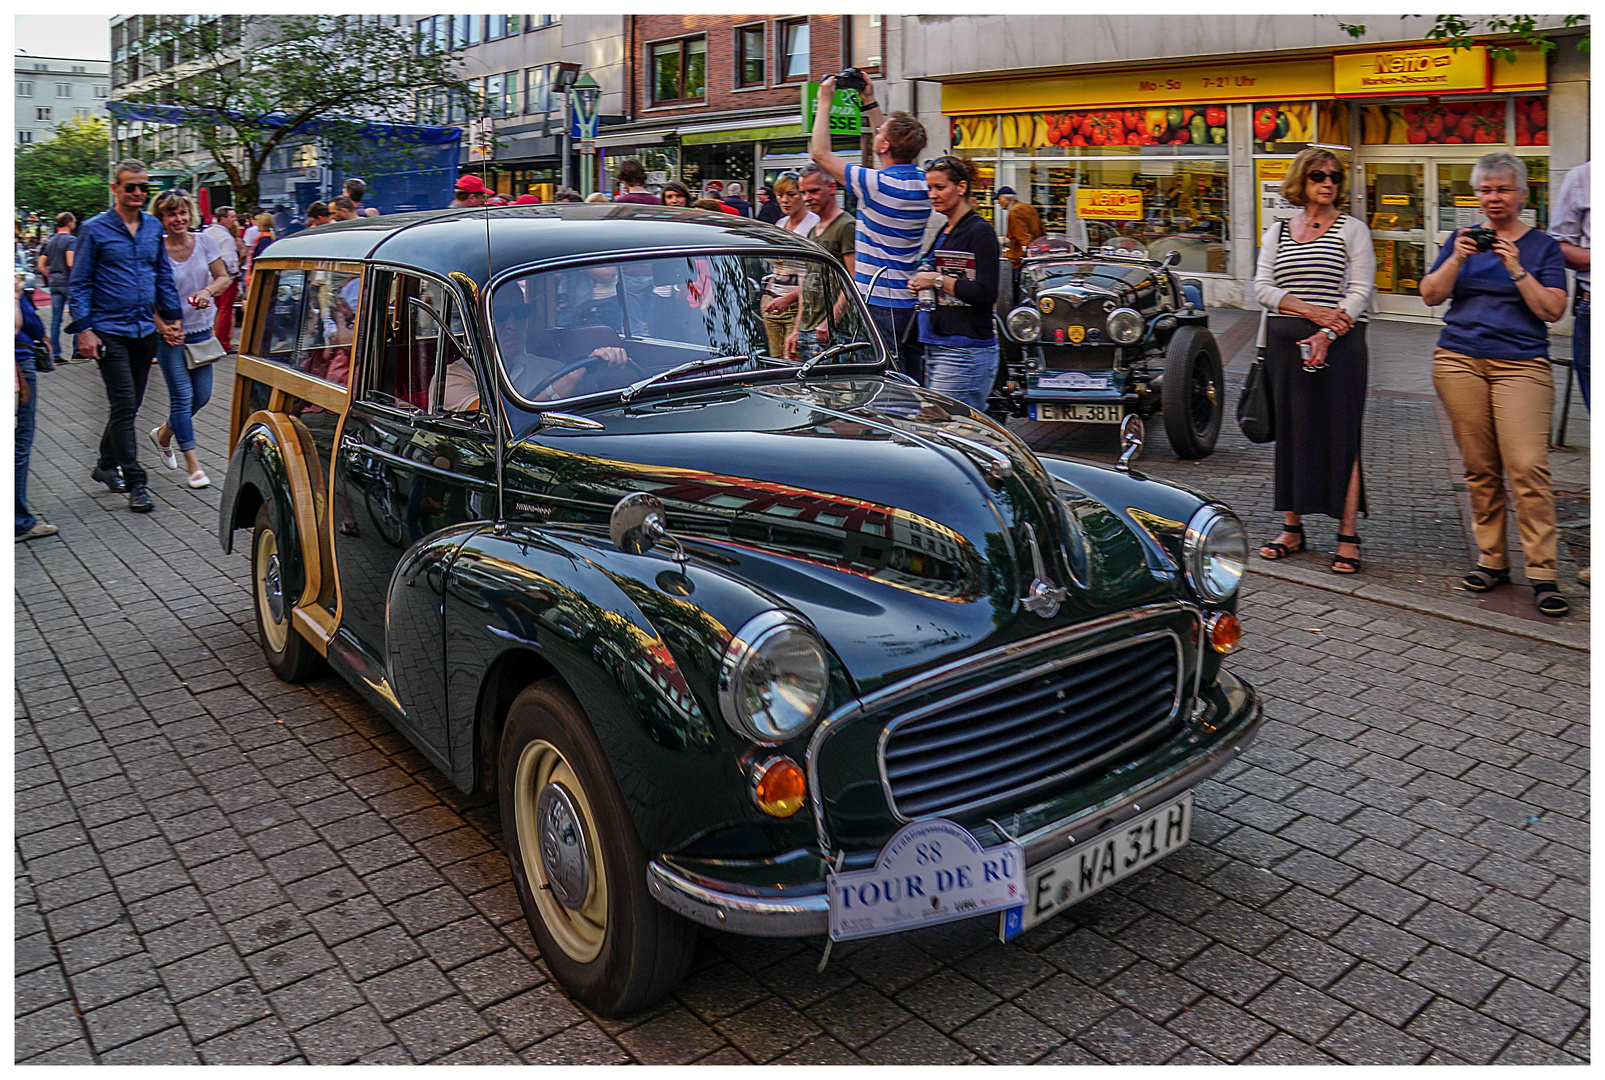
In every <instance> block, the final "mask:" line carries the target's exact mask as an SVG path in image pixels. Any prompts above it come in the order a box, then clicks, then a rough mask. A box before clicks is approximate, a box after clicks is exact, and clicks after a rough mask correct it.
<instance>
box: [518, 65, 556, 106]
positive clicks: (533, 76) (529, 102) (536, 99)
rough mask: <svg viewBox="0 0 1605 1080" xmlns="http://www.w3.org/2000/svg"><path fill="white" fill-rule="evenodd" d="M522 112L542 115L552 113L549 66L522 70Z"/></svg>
mask: <svg viewBox="0 0 1605 1080" xmlns="http://www.w3.org/2000/svg"><path fill="white" fill-rule="evenodd" d="M524 111H525V112H527V113H544V112H551V111H552V68H551V65H550V64H548V65H545V66H543V67H532V68H526V69H525V70H524Z"/></svg>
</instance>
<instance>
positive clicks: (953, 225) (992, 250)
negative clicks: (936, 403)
mask: <svg viewBox="0 0 1605 1080" xmlns="http://www.w3.org/2000/svg"><path fill="white" fill-rule="evenodd" d="M976 174H977V170H976V168H975V163H974V162H972V161H969V160H968V159H966V158H958V157H940V158H937V159H936V160H935V161H934V162H932V163H931V167H930V168H928V169H926V170H925V185H926V187H927V188H928V189H929V190H930V193H931V208H932V209H933V210H935V211H936V212H937V213H939V214H942V215H943V216H945V217H946V218H947V227H946V228H944V229H943V230H942V231H941V232H940V233H939V234H937V237H936V239H935V240H933V241H932V242H931V248H930V250H929V251H927V252H926V253H925V258H926V261H927V262H928V263H929V262H931V261H932V260H933V259H934V257H935V255H936V254H937V253H938V252H949V251H951V252H958V253H966V254H967V255H968V258H967V259H963V260H962V261H963V262H964V264H965V271H966V276H962V277H961V276H958V275H956V274H953V273H948V272H944V271H943V270H942V269H941V268H940V264H938V265H937V268H936V269H922V270H921V271H920V272H919V273H917V274H915V275H914V276H913V277H911V278H909V279H908V288H909V291H910V292H912V293H914V294H915V295H916V296H917V295H918V294H919V292H920V290H922V289H929V288H932V287H935V289H936V292H937V306H936V307H934V308H932V309H931V310H929V311H921V312H920V313H919V340H920V344H922V345H923V346H924V347H925V385H926V386H928V387H930V388H931V389H932V390H940V391H941V392H942V393H944V394H947V395H949V396H950V397H955V398H957V399H958V400H960V401H962V402H964V404H966V405H968V406H969V407H970V408H972V409H974V410H975V411H976V412H985V411H986V399H987V395H988V394H990V393H991V392H992V380H993V378H994V377H995V376H996V375H997V370H998V337H997V331H996V330H994V329H993V327H992V307H993V305H995V304H996V303H997V300H998V260H999V258H1000V257H1001V256H1000V254H999V248H998V236H997V233H996V232H994V231H993V229H992V223H991V222H990V221H987V220H986V219H985V218H983V217H981V215H980V214H977V213H976V212H975V207H974V205H973V204H972V203H971V202H970V197H971V196H970V193H971V192H972V191H973V190H974V185H975V181H976Z"/></svg>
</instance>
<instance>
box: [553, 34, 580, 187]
mask: <svg viewBox="0 0 1605 1080" xmlns="http://www.w3.org/2000/svg"><path fill="white" fill-rule="evenodd" d="M579 77H580V65H579V64H558V65H557V71H556V73H555V74H554V75H553V77H552V89H553V90H555V91H557V92H558V93H559V94H562V95H563V171H562V176H563V182H562V186H563V187H573V184H572V182H571V180H572V177H571V176H570V173H569V157H570V156H571V153H572V151H571V149H570V145H569V132H570V131H572V130H573V128H574V106H573V102H572V100H571V99H570V98H569V93H568V92H569V88H570V87H572V86H573V85H574V81H575V80H576V79H578V78H579Z"/></svg>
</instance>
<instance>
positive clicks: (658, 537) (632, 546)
mask: <svg viewBox="0 0 1605 1080" xmlns="http://www.w3.org/2000/svg"><path fill="white" fill-rule="evenodd" d="M665 521H666V519H665V517H664V514H663V503H662V501H661V500H660V499H658V497H657V496H656V495H649V494H647V493H646V492H644V491H638V492H636V493H635V494H633V495H626V496H625V497H624V498H622V499H620V500H619V501H618V503H617V504H616V505H615V506H614V507H613V513H612V514H611V515H610V516H609V517H608V523H607V527H608V533H609V534H610V535H611V536H612V537H613V546H614V547H616V548H618V549H619V550H620V551H622V552H624V553H625V554H627V555H645V554H646V553H647V552H649V551H651V550H652V549H653V548H654V547H656V546H657V545H659V544H663V543H668V544H673V545H674V554H673V556H672V557H673V559H674V561H675V562H680V563H683V562H685V561H686V553H685V548H683V547H681V546H680V541H678V540H676V539H675V538H674V537H673V536H671V535H670V534H669V530H668V527H667V525H666V524H665Z"/></svg>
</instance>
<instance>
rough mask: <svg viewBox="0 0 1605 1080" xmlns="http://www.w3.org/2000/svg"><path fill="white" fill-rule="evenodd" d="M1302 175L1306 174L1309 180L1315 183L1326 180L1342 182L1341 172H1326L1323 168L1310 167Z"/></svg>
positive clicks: (1335, 182)
mask: <svg viewBox="0 0 1605 1080" xmlns="http://www.w3.org/2000/svg"><path fill="white" fill-rule="evenodd" d="M1304 175H1305V176H1308V177H1309V178H1310V179H1311V180H1314V181H1315V182H1316V183H1317V184H1324V183H1326V182H1327V181H1328V180H1330V181H1332V183H1334V184H1341V183H1343V174H1342V173H1341V172H1336V171H1334V172H1326V171H1325V170H1323V169H1311V170H1310V171H1309V172H1307V173H1305V174H1304Z"/></svg>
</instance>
